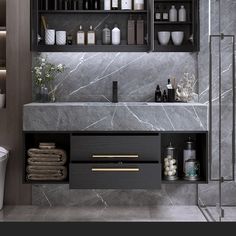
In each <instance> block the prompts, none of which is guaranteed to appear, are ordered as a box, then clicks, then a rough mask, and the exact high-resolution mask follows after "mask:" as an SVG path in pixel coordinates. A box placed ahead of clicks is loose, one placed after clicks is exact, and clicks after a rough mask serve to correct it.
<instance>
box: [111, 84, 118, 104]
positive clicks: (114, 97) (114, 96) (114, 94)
mask: <svg viewBox="0 0 236 236" xmlns="http://www.w3.org/2000/svg"><path fill="white" fill-rule="evenodd" d="M112 102H113V103H118V81H113V83H112Z"/></svg>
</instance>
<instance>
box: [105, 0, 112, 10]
mask: <svg viewBox="0 0 236 236" xmlns="http://www.w3.org/2000/svg"><path fill="white" fill-rule="evenodd" d="M104 10H107V11H110V10H111V0H104Z"/></svg>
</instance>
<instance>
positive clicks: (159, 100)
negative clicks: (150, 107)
mask: <svg viewBox="0 0 236 236" xmlns="http://www.w3.org/2000/svg"><path fill="white" fill-rule="evenodd" d="M161 101H162V98H161V90H160V86H159V84H158V85H157V88H156V91H155V102H161Z"/></svg>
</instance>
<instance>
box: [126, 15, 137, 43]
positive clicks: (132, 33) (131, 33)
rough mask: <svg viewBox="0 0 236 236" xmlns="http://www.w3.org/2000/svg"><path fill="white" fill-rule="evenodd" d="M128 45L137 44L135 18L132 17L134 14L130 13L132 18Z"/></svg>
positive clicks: (129, 21)
mask: <svg viewBox="0 0 236 236" xmlns="http://www.w3.org/2000/svg"><path fill="white" fill-rule="evenodd" d="M127 28H128V32H127V33H128V45H133V44H135V20H133V19H132V15H130V19H129V20H128V27H127Z"/></svg>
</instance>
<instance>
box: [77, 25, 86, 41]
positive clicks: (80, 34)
mask: <svg viewBox="0 0 236 236" xmlns="http://www.w3.org/2000/svg"><path fill="white" fill-rule="evenodd" d="M77 44H82V45H83V44H85V34H84V31H83V28H82V25H80V26H79V31H78V32H77Z"/></svg>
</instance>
